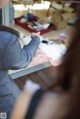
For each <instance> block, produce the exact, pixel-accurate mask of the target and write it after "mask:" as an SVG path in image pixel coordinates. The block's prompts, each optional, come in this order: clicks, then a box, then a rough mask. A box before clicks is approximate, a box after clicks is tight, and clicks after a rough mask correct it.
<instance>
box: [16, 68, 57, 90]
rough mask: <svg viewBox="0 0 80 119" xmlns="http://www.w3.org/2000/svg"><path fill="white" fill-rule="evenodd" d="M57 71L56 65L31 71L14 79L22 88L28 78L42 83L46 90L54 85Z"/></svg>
mask: <svg viewBox="0 0 80 119" xmlns="http://www.w3.org/2000/svg"><path fill="white" fill-rule="evenodd" d="M55 72H56V69H55V68H54V67H48V68H45V69H42V70H40V71H37V72H34V73H31V74H29V75H25V76H23V77H20V78H18V79H16V80H14V81H15V82H16V83H17V85H18V86H19V88H20V89H21V90H22V89H23V87H24V84H25V82H26V80H28V79H30V80H32V81H33V82H36V83H38V84H40V86H41V87H42V89H43V90H46V89H47V88H48V87H49V86H50V85H52V83H54V82H55V77H56V75H55Z"/></svg>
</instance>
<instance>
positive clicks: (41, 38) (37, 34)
mask: <svg viewBox="0 0 80 119" xmlns="http://www.w3.org/2000/svg"><path fill="white" fill-rule="evenodd" d="M35 36H38V37H39V38H40V41H42V40H43V37H42V36H41V35H40V32H37V33H34V32H33V33H32V34H31V37H35Z"/></svg>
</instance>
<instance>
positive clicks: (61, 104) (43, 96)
mask: <svg viewBox="0 0 80 119" xmlns="http://www.w3.org/2000/svg"><path fill="white" fill-rule="evenodd" d="M79 14H80V12H79ZM72 35H73V36H72V43H71V44H70V46H69V48H68V50H67V52H66V54H65V55H64V57H63V62H62V64H61V65H60V66H59V68H58V72H57V79H56V83H55V84H52V86H50V87H49V88H48V90H47V91H46V92H42V90H40V87H38V85H37V84H33V83H32V82H30V81H28V82H27V84H26V86H25V87H26V88H25V89H24V91H23V92H22V93H21V95H20V97H19V98H18V100H17V102H16V104H15V106H14V109H13V112H12V116H11V119H80V17H79V18H78V19H77V20H76V22H75V23H74V27H73V34H72ZM30 87H31V88H30ZM31 89H32V90H31ZM35 100H36V101H35Z"/></svg>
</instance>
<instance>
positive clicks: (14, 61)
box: [0, 0, 40, 119]
mask: <svg viewBox="0 0 80 119" xmlns="http://www.w3.org/2000/svg"><path fill="white" fill-rule="evenodd" d="M8 1H9V0H0V7H2V5H4V4H5V3H7V2H8ZM18 39H19V33H18V32H17V31H15V30H13V29H11V28H8V27H5V26H0V114H1V113H6V116H7V119H10V114H11V111H12V108H13V105H14V103H15V100H16V98H17V97H18V95H19V94H20V90H19V88H18V86H17V85H16V84H15V83H14V81H13V80H12V79H11V77H10V76H9V74H8V70H9V69H20V68H23V67H25V66H27V65H28V64H29V63H30V62H31V60H32V58H33V56H34V55H35V53H36V50H37V48H38V46H39V43H40V37H39V33H33V34H32V40H31V42H30V43H29V44H28V45H25V46H24V47H23V49H21V47H20V44H19V40H18Z"/></svg>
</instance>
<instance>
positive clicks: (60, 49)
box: [39, 43, 66, 61]
mask: <svg viewBox="0 0 80 119" xmlns="http://www.w3.org/2000/svg"><path fill="white" fill-rule="evenodd" d="M39 47H40V49H41V50H42V51H43V52H44V53H45V54H46V55H47V56H48V57H50V58H52V60H53V61H55V60H56V61H59V60H60V59H61V58H62V56H63V55H64V53H65V52H66V47H65V46H64V45H63V44H56V43H54V44H52V45H47V44H44V43H41V44H40V46H39Z"/></svg>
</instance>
